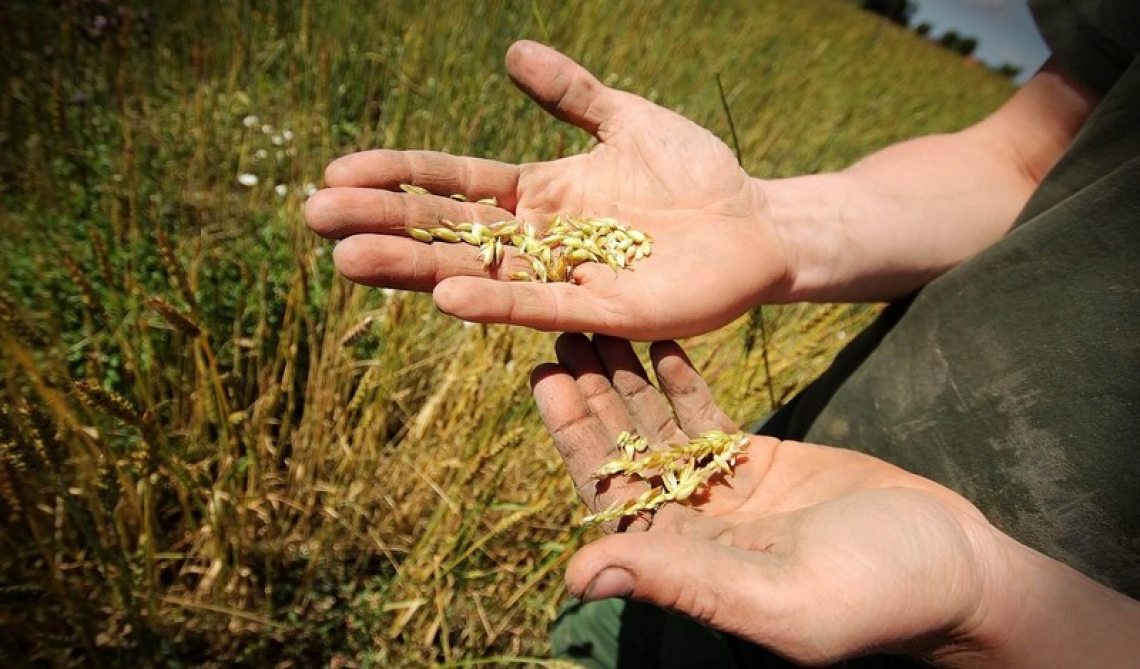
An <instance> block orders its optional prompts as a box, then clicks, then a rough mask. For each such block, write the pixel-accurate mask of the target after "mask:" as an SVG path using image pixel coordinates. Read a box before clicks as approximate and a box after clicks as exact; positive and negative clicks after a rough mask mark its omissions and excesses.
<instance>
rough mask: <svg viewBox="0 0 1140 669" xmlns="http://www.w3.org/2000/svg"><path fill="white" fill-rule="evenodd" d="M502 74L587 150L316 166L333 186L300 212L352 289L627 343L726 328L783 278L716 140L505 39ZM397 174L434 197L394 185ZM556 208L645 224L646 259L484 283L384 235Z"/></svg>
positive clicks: (442, 258) (778, 249) (754, 191)
mask: <svg viewBox="0 0 1140 669" xmlns="http://www.w3.org/2000/svg"><path fill="white" fill-rule="evenodd" d="M508 69H509V71H510V73H511V75H512V77H513V78H514V79H515V81H516V83H517V84H518V85H519V86H520V87H522V88H524V90H526V91H527V93H529V94H530V95H531V96H532V97H533V98H534V99H535V100H536V101H538V102H539V103H540V104H542V105H543V106H544V107H546V108H547V109H548V110H549V111H551V112H552V113H554V114H555V115H557V116H559V117H560V118H562V119H563V120H566V121H569V122H571V123H573V124H575V125H577V126H579V127H581V128H583V129H585V130H587V131H588V132H591V133H592V134H594V135H595V136H596V137H597V138H598V140H599V144H598V145H597V146H596V147H595V148H594V149H593V150H592V151H590V152H589V153H587V154H583V155H579V156H574V157H570V158H564V159H561V160H555V161H551V162H545V163H533V164H526V165H509V164H506V163H497V162H493V161H487V160H479V159H473V158H456V157H453V156H447V155H445V154H436V153H430V152H392V151H375V152H365V153H361V154H355V155H352V156H346V157H345V158H342V159H340V160H338V161H336V162H334V163H333V164H332V165H330V166H329V169H328V171H327V172H326V179H327V180H328V182H329V185H330V186H334V188H330V189H328V190H326V191H322V192H321V193H318V194H317V195H316V196H314V197H313V198H312V199H310V201H309V203H308V204H307V205H306V217H307V219H308V221H309V224H310V225H311V226H312V227H313V228H314V229H315V230H316V231H318V232H320V233H321V234H324V235H326V236H330V237H337V238H342V239H343V241H342V243H341V244H340V245H338V247H337V249H336V251H335V254H334V258H335V259H336V262H337V267H338V269H340V270H341V272H342V273H344V274H345V275H346V276H348V277H349V278H351V279H353V280H357V281H360V282H363V283H369V284H376V285H387V286H393V287H399V288H413V289H417V290H434V295H435V299H436V303H437V304H438V305H439V306H440V308H441V309H443V310H444V311H446V312H449V313H452V314H455V315H457V316H459V317H461V318H465V319H467V320H473V321H481V322H506V323H513V324H518V325H526V326H530V327H535V328H539V329H546V330H563V331H584V332H603V333H609V334H614V335H620V336H623V337H627V338H636V339H662V338H670V337H680V336H688V335H693V334H698V333H701V332H706V331H709V330H712V329H714V328H716V327H719V326H721V325H725V324H727V323H728V322H730V321H731V320H732V319H733V318H735V317H737V316H739V315H740V314H742V313H744V312H745V311H747V309H748V308H749V307H750V306H752V305H753V304H754V303H755V302H756V301H757V300H758V299H760V298H763V297H764V296H765V295H766V294H768V295H772V294H775V292H776V291H777V287H778V286H780V285H782V283H783V282H785V281H786V280H787V260H786V258H785V254H784V249H783V246H782V242H781V241H780V239H779V237H778V235H777V234H776V232H775V229H774V228H773V226H771V225H770V223H768V222H767V216H766V203H765V201H764V197H763V195H762V193H761V192H760V190H759V188H758V187H757V185H756V182H754V181H753V180H751V179H749V177H748V175H747V174H746V173H745V172H744V170H743V169H741V168H740V166H739V165H738V164H737V162H736V159H735V157H734V155H733V153H732V151H731V150H729V148H728V147H727V146H725V145H724V143H723V142H721V141H720V140H719V139H717V138H716V137H715V136H714V135H712V134H711V133H709V132H708V131H706V130H705V129H703V128H701V127H700V126H697V125H696V124H694V123H692V122H690V121H688V120H687V119H685V118H683V117H681V116H679V115H677V114H675V113H673V112H671V111H669V110H666V109H663V108H661V107H658V106H656V105H654V104H652V103H650V102H648V101H646V100H644V99H642V98H639V97H637V96H635V95H631V94H628V93H624V92H621V91H617V90H613V89H609V88H607V87H605V86H603V85H602V84H600V83H599V82H598V81H597V80H596V79H594V78H593V77H592V76H591V75H590V74H589V73H587V72H586V71H585V70H584V69H582V68H581V67H580V66H578V65H577V64H575V63H573V62H572V61H570V60H569V59H567V58H565V57H564V56H562V55H561V54H557V53H556V52H554V51H552V50H549V49H545V48H544V47H540V46H539V45H535V44H520V45H516V47H515V48H513V49H512V53H511V55H508ZM402 183H414V184H416V185H420V186H423V187H425V188H427V189H428V190H429V191H430V192H432V193H435V194H437V196H422V195H406V194H404V193H400V192H398V186H399V185H400V184H402ZM365 188H367V190H364V189H365ZM456 192H462V193H466V194H468V195H469V196H472V197H475V198H485V197H489V196H494V197H495V198H496V199H497V200H498V202H499V206H498V207H489V206H484V205H476V204H473V203H458V202H455V201H453V200H451V199H449V198H448V197H446V196H447V195H448V194H451V193H456ZM556 214H574V215H587V216H610V217H613V218H616V219H618V220H619V221H621V222H622V223H623V224H626V225H629V226H631V227H635V228H637V229H640V230H642V231H644V232H647V233H649V234H650V235H651V236H652V237H653V240H654V243H653V250H652V254H651V255H650V257H648V258H646V259H644V260H641V261H639V262H637V263H636V265H635V266H634V267H632V268H631V269H630V270H628V271H619V272H615V271H614V270H612V269H611V268H609V267H608V266H606V265H602V264H597V263H586V264H583V265H580V266H578V267H577V268H576V269H575V270H574V283H576V284H577V285H576V286H575V285H568V284H536V283H526V282H522V283H519V282H506V281H487V280H486V279H485V277H487V276H488V272H487V271H486V270H485V269H484V268H483V267H482V266H481V264H479V263H477V262H476V261H475V258H476V255H477V254H474V253H471V252H470V250H469V249H463V248H456V247H453V246H449V245H446V244H433V245H431V246H430V247H429V246H424V245H420V244H417V243H414V242H412V241H411V240H408V239H406V238H403V237H399V236H392V235H395V234H403V231H404V230H405V229H406V228H408V227H431V226H433V225H437V224H438V223H437V221H439V220H441V219H448V220H470V219H478V220H497V219H502V218H520V219H523V220H527V221H529V222H531V223H532V224H535V225H536V227H538V228H540V229H541V228H542V227H544V226H545V225H546V224H547V223H548V222H549V221H550V219H551V218H552V217H553V216H554V215H556ZM375 233H381V234H380V235H377V234H375ZM515 262H519V263H521V262H522V261H515ZM525 267H526V265H525V263H522V264H521V265H515V266H512V267H508V268H507V270H508V271H510V270H517V269H525ZM726 268H731V270H730V271H725V269H726ZM489 274H490V276H491V277H492V278H505V275H506V274H507V272H506V271H502V272H499V271H492V272H490V273H489Z"/></svg>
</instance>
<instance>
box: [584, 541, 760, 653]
mask: <svg viewBox="0 0 1140 669" xmlns="http://www.w3.org/2000/svg"><path fill="white" fill-rule="evenodd" d="M762 584H763V574H762V573H760V572H759V570H757V569H756V565H755V563H754V560H751V559H745V557H744V552H743V551H741V550H739V549H735V548H732V547H730V546H725V545H723V544H719V543H716V542H713V541H708V540H695V539H687V538H685V537H682V536H680V535H677V534H670V533H665V532H645V533H638V534H613V535H610V536H607V537H604V538H602V539H599V540H598V541H595V542H593V543H591V544H589V545H587V546H586V547H585V548H582V549H581V550H580V551H578V553H577V555H575V556H574V557H573V558H572V559H571V561H570V565H569V567H568V568H567V570H566V585H567V588H568V589H569V590H570V592H571V594H573V595H574V596H576V597H578V598H579V599H582V600H585V601H594V600H598V599H606V598H609V597H628V598H630V599H636V600H638V601H643V602H649V603H651V604H655V605H657V606H660V607H662V608H664V609H668V610H671V611H676V612H679V613H683V614H685V615H687V616H689V617H690V618H693V619H695V620H697V621H698V622H700V623H702V624H704V625H707V626H709V627H714V628H716V629H720V630H722V631H725V632H729V633H731V634H736V635H739V636H753V635H754V634H755V630H754V629H751V628H752V627H754V626H755V625H756V624H757V623H758V622H759V621H761V620H763V618H762V617H763V616H764V615H765V611H764V610H761V608H760V607H761V606H763V603H764V598H762V597H760V596H759V593H758V588H760V587H762Z"/></svg>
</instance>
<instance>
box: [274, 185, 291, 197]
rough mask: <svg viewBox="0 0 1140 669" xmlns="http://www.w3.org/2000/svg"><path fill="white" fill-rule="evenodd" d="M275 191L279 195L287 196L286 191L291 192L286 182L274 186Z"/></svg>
mask: <svg viewBox="0 0 1140 669" xmlns="http://www.w3.org/2000/svg"><path fill="white" fill-rule="evenodd" d="M273 192H274V193H277V197H285V195H286V193H288V192H289V187H288V186H286V185H285V184H277V185H276V186H274V187H273Z"/></svg>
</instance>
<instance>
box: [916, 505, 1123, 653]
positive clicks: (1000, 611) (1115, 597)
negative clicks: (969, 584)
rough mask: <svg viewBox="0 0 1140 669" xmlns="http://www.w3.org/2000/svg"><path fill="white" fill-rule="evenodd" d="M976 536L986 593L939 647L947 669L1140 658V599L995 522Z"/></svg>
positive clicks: (984, 591)
mask: <svg viewBox="0 0 1140 669" xmlns="http://www.w3.org/2000/svg"><path fill="white" fill-rule="evenodd" d="M987 534H988V536H983V537H981V540H980V541H978V540H975V549H976V551H977V554H978V558H979V562H978V565H979V569H980V570H981V573H982V575H983V576H982V582H983V584H984V585H983V591H982V595H981V597H980V599H979V601H978V605H977V607H976V609H974V610H973V611H972V612H971V613H970V614H969V615H968V616H966V617H964V618H963V619H962V620H961V621H959V624H958V625H956V627H955V629H954V631H953V632H952V633H951V634H950V635H949V636H948V641H947V642H946V643H944V644H943V645H942V646H941V648H940V649H939V650H937V651H935V652H934V653H932V654H930V655H929V656H928V657H927V659H929V660H931V661H932V662H933V663H934V664H935V665H937V666H946V667H1003V668H1005V667H1045V666H1123V665H1125V664H1127V663H1128V662H1131V661H1134V660H1135V658H1136V657H1137V656H1140V642H1138V641H1137V638H1136V631H1137V630H1140V602H1137V601H1136V600H1133V599H1130V598H1128V597H1126V596H1124V595H1122V594H1120V593H1118V592H1115V591H1113V590H1112V589H1110V588H1108V587H1105V586H1104V585H1101V584H1099V583H1097V582H1095V581H1093V580H1092V579H1090V578H1088V577H1086V576H1084V575H1083V574H1081V573H1080V572H1078V571H1076V570H1074V569H1072V568H1071V567H1069V566H1067V565H1065V564H1063V563H1061V562H1058V561H1056V560H1053V559H1051V558H1048V557H1046V556H1044V555H1042V554H1040V553H1038V552H1037V551H1035V550H1033V549H1031V548H1029V547H1027V546H1024V545H1021V544H1019V543H1017V542H1016V541H1014V540H1013V539H1011V538H1010V537H1008V536H1006V535H1004V534H1002V533H1001V532H999V531H998V530H996V529H995V528H993V527H988V533H987Z"/></svg>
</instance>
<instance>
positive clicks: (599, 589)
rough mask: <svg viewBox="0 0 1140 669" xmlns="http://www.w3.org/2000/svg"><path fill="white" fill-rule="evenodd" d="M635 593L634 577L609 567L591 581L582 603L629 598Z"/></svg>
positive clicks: (583, 595)
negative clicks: (612, 598) (610, 598)
mask: <svg viewBox="0 0 1140 669" xmlns="http://www.w3.org/2000/svg"><path fill="white" fill-rule="evenodd" d="M632 592H633V575H632V574H630V573H629V572H628V571H626V570H624V569H621V568H619V567H608V568H606V569H603V570H602V571H601V573H599V574H598V575H597V576H595V577H594V580H592V581H590V585H587V586H586V592H585V593H583V594H582V601H585V602H593V601H597V600H599V599H607V598H609V597H628V596H629V595H630V594H631V593H632Z"/></svg>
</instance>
